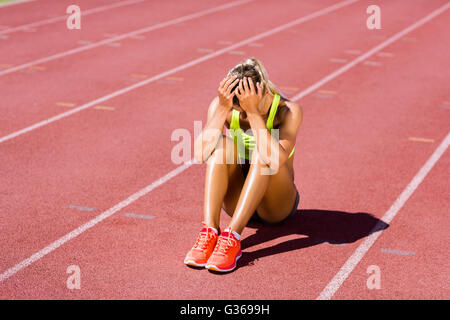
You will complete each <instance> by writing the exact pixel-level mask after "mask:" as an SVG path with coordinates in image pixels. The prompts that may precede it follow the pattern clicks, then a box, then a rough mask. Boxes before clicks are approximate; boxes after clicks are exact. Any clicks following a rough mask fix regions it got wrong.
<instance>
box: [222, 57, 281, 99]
mask: <svg viewBox="0 0 450 320" xmlns="http://www.w3.org/2000/svg"><path fill="white" fill-rule="evenodd" d="M228 76H237V77H238V78H239V79H242V78H244V77H248V78H252V81H253V82H254V83H255V84H256V83H257V82H259V84H260V86H261V89H263V93H264V92H265V91H266V90H269V91H270V93H271V94H272V95H275V94H278V95H279V96H280V97H281V98H282V99H284V100H289V99H288V98H286V96H285V95H284V94H283V93H282V92H281V91H280V89H278V88H277V86H276V85H275V84H274V83H273V82H272V81H270V80H269V74H268V73H267V71H266V68H264V65H263V64H262V63H261V61H259V60H258V59H256V58H248V59H246V60H245V61H244V62H242V63H239V64H237V65H236V66H235V67H234V68H232V69H231V70H230V71H229V72H228ZM233 90H234V88H233ZM235 98H236V97H235ZM235 100H237V98H236V99H235ZM235 102H236V101H235ZM236 104H238V105H239V102H238V101H237V103H236Z"/></svg>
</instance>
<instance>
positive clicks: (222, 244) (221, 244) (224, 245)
mask: <svg viewBox="0 0 450 320" xmlns="http://www.w3.org/2000/svg"><path fill="white" fill-rule="evenodd" d="M236 245H237V241H236V240H234V239H233V238H232V237H231V230H230V231H229V232H228V236H227V237H222V236H219V239H218V240H217V245H216V247H215V248H214V252H215V253H217V254H219V255H222V256H223V255H225V254H226V253H227V252H228V250H230V248H231V247H234V246H236Z"/></svg>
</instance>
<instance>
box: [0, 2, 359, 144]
mask: <svg viewBox="0 0 450 320" xmlns="http://www.w3.org/2000/svg"><path fill="white" fill-rule="evenodd" d="M357 1H359V0H346V1H342V2H339V3H337V4H335V5H332V6H330V7H327V8H324V9H321V10H319V11H316V12H314V13H311V14H309V15H307V16H304V17H302V18H299V19H296V20H294V21H291V22H289V23H286V24H283V25H281V26H279V27H276V28H273V29H271V30H268V31H265V32H263V33H260V34H258V35H256V36H253V37H251V38H248V39H246V40H243V41H240V42H238V43H235V44H233V45H231V46H228V47H225V48H223V49H220V50H218V51H216V52H213V53H210V54H207V55H205V56H203V57H200V58H197V59H194V60H191V61H190V62H188V63H185V64H182V65H180V66H178V67H175V68H173V69H170V70H168V71H166V72H163V73H160V74H158V75H156V76H153V77H150V78H148V79H145V80H143V81H141V82H138V83H135V84H133V85H130V86H128V87H125V88H123V89H121V90H118V91H115V92H113V93H110V94H108V95H106V96H103V97H101V98H98V99H96V100H93V101H91V102H88V103H86V104H84V105H81V106H79V107H77V108H74V109H71V110H69V111H66V112H63V113H61V114H58V115H56V116H54V117H51V118H49V119H46V120H43V121H40V122H38V123H35V124H33V125H31V126H29V127H26V128H24V129H22V130H19V131H16V132H13V133H11V134H8V135H6V136H4V137H1V138H0V143H2V142H5V141H7V140H11V139H13V138H16V137H18V136H20V135H22V134H24V133H27V132H30V131H33V130H36V129H38V128H40V127H43V126H46V125H48V124H50V123H52V122H55V121H58V120H61V119H63V118H66V117H68V116H71V115H72V114H75V113H78V112H80V111H82V110H84V109H87V108H90V107H92V106H94V105H97V104H99V103H102V102H104V101H107V100H109V99H112V98H114V97H117V96H120V95H122V94H124V93H127V92H129V91H131V90H134V89H137V88H139V87H142V86H145V85H147V84H149V83H151V82H154V81H156V80H159V79H162V78H164V77H167V76H169V75H172V74H174V73H177V72H179V71H182V70H184V69H188V68H190V67H192V66H195V65H197V64H200V63H202V62H204V61H207V60H210V59H212V58H215V57H217V56H220V55H222V54H224V53H226V52H228V51H231V50H234V49H236V48H239V47H242V46H244V45H246V44H249V43H252V42H254V41H256V40H259V39H262V38H266V37H268V36H271V35H273V34H275V33H277V32H280V31H282V30H285V29H287V28H290V27H292V26H294V25H298V24H301V23H304V22H307V21H309V20H312V19H314V18H317V17H320V16H323V15H325V14H327V13H330V12H332V11H335V10H337V9H340V8H342V7H344V6H347V5H350V4H352V3H355V2H357Z"/></svg>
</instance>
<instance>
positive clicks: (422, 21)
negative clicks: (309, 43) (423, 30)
mask: <svg viewBox="0 0 450 320" xmlns="http://www.w3.org/2000/svg"><path fill="white" fill-rule="evenodd" d="M449 7H450V2H447V3H446V4H445V5H443V6H442V7H440V8H439V9H437V10H435V11H433V12H432V13H430V14H429V15H427V16H426V17H424V18H422V19H420V20H419V21H417V22H416V23H414V24H412V25H410V26H409V27H407V28H406V29H403V30H402V31H400V32H398V33H396V34H395V35H393V36H392V37H390V38H388V39H387V40H385V41H383V42H382V43H380V44H379V45H377V46H376V47H374V48H372V49H371V50H369V51H367V52H366V53H364V54H363V55H360V56H359V57H357V58H356V59H354V60H352V61H350V62H349V63H347V64H346V65H345V66H343V67H341V68H339V69H337V70H336V71H335V72H333V73H331V74H329V75H328V76H326V77H325V78H323V79H322V80H320V81H318V82H316V83H315V84H313V85H312V86H310V87H309V88H308V89H306V90H304V91H302V92H300V93H299V94H297V95H296V96H294V97H293V98H292V100H298V99H301V98H303V97H304V96H306V95H308V94H310V93H311V92H314V91H315V90H317V89H318V88H319V87H321V86H323V85H324V84H325V83H327V82H329V81H331V80H333V79H334V78H336V77H338V76H340V75H341V74H343V73H344V72H346V71H347V70H349V69H351V68H353V67H354V66H355V65H357V64H358V63H360V62H361V61H363V60H365V59H367V58H369V57H370V56H372V55H373V54H375V53H376V52H378V51H380V50H382V49H383V48H385V47H387V46H388V45H390V44H391V43H393V42H395V41H397V40H398V39H400V38H402V37H403V36H404V35H406V34H408V33H410V32H411V31H413V30H415V29H417V28H419V27H420V26H422V25H423V24H425V23H427V22H428V21H430V20H431V19H433V18H435V17H436V16H438V15H440V14H441V13H443V12H444V11H445V10H447V9H448V8H449Z"/></svg>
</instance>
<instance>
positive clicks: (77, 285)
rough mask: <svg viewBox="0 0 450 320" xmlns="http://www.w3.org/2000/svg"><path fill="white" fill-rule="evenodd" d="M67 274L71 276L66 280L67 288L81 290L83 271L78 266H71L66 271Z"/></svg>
mask: <svg viewBox="0 0 450 320" xmlns="http://www.w3.org/2000/svg"><path fill="white" fill-rule="evenodd" d="M66 273H68V274H70V276H69V277H68V278H67V280H66V287H67V289H69V290H79V289H81V270H80V267H79V266H77V265H70V266H68V267H67V269H66Z"/></svg>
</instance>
